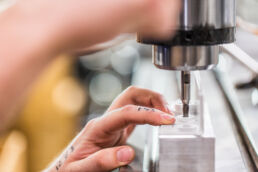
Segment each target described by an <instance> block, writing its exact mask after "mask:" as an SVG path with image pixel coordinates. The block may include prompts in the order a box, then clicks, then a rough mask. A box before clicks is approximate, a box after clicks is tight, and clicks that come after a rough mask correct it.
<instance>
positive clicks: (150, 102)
mask: <svg viewBox="0 0 258 172" xmlns="http://www.w3.org/2000/svg"><path fill="white" fill-rule="evenodd" d="M128 104H134V105H140V106H146V107H154V108H156V109H159V110H161V111H164V112H166V113H171V111H170V110H169V108H168V103H167V101H166V100H165V98H164V97H163V96H162V95H161V94H159V93H157V92H154V91H151V90H148V89H143V88H138V87H135V86H131V87H129V88H127V89H126V90H125V91H124V92H123V93H122V94H121V95H120V96H119V97H118V98H117V99H116V100H115V101H114V102H113V103H112V105H111V106H110V108H109V109H108V112H109V111H112V110H114V109H117V108H121V107H123V106H125V105H128Z"/></svg>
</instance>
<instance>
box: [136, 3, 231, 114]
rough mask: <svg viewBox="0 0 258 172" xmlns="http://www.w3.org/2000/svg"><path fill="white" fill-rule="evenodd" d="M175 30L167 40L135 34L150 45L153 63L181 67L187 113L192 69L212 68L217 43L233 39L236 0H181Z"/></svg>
mask: <svg viewBox="0 0 258 172" xmlns="http://www.w3.org/2000/svg"><path fill="white" fill-rule="evenodd" d="M181 1H182V2H181V6H182V11H181V14H180V16H179V19H178V23H177V28H171V30H176V34H175V35H174V36H173V37H172V38H168V39H166V40H158V39H152V38H150V37H148V38H146V37H142V36H141V35H138V41H139V42H141V43H145V44H152V45H153V63H154V65H155V66H156V67H158V68H160V69H166V70H177V71H181V100H182V103H183V110H182V111H183V116H184V117H188V116H189V101H190V84H191V71H194V70H208V69H212V68H213V67H214V66H216V64H217V63H218V56H219V45H221V44H226V43H232V42H234V41H235V25H236V24H235V13H236V12H235V0H181Z"/></svg>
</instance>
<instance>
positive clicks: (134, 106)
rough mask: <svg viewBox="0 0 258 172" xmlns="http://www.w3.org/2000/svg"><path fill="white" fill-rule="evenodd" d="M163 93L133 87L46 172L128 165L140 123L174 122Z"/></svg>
mask: <svg viewBox="0 0 258 172" xmlns="http://www.w3.org/2000/svg"><path fill="white" fill-rule="evenodd" d="M174 122H175V118H174V116H173V115H172V113H171V112H170V110H169V108H168V104H167V102H166V101H165V99H164V98H163V96H162V95H160V94H158V93H156V92H153V91H150V90H147V89H142V88H137V87H129V88H128V89H126V90H125V91H124V92H123V93H122V94H121V95H120V96H118V98H117V99H116V100H114V102H113V103H112V104H111V106H110V107H109V109H108V110H107V112H106V113H105V114H104V115H103V116H102V117H100V118H96V119H93V120H91V121H90V122H88V124H87V125H86V126H85V128H83V130H82V131H81V133H80V134H79V135H78V136H77V137H76V138H75V139H74V140H73V141H72V143H71V144H70V145H69V146H68V148H67V149H66V150H65V151H64V153H63V154H62V155H61V156H60V157H59V158H58V159H57V160H56V161H55V162H54V163H53V164H52V165H51V166H50V167H49V169H47V170H46V171H45V172H47V171H50V172H54V171H62V172H66V171H69V172H71V171H72V172H99V171H110V170H112V169H115V168H118V167H121V166H124V165H128V164H129V163H130V162H131V161H132V160H133V158H134V154H135V152H134V150H133V148H132V147H130V146H127V145H126V140H127V138H128V137H129V136H130V134H131V133H132V131H133V129H134V127H135V125H136V124H150V125H154V126H159V125H171V124H174Z"/></svg>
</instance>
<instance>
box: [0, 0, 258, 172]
mask: <svg viewBox="0 0 258 172" xmlns="http://www.w3.org/2000/svg"><path fill="white" fill-rule="evenodd" d="M14 2H15V1H14V0H0V11H3V10H4V9H6V8H7V7H8V6H9V5H11V4H12V3H14ZM237 6H238V33H237V38H238V39H239V41H238V44H239V45H240V46H242V47H243V49H244V50H246V51H248V52H249V53H250V55H252V56H253V57H256V58H258V57H257V55H258V51H257V48H256V47H257V45H258V44H255V43H253V44H246V42H247V41H250V38H251V39H254V40H255V41H256V40H257V39H258V38H257V37H258V0H237ZM257 43H258V42H257ZM143 63H151V46H149V45H142V44H138V43H136V41H135V40H126V41H123V42H122V43H119V44H118V45H115V46H112V47H110V48H107V49H105V50H102V51H98V52H95V53H93V54H89V55H85V56H79V57H77V58H73V57H71V56H69V55H60V56H59V57H57V58H56V59H55V60H54V61H53V62H52V63H51V64H50V65H49V66H48V68H47V69H46V70H45V71H44V72H43V73H42V75H41V76H40V77H39V78H38V80H37V81H36V83H35V84H34V86H33V88H32V89H31V90H30V93H29V95H28V97H27V98H26V101H25V102H24V106H23V107H22V108H21V109H20V112H19V119H18V120H17V121H16V122H15V124H14V125H13V126H12V127H11V128H10V129H9V130H8V131H7V132H6V133H2V134H1V135H0V171H1V172H2V171H3V172H35V171H40V170H42V169H44V168H46V167H47V165H48V164H49V163H50V162H51V161H52V160H53V159H54V158H55V157H57V156H58V154H59V153H60V152H61V151H62V150H63V149H64V148H65V147H66V145H67V144H68V143H69V142H70V141H71V140H72V138H73V137H74V136H75V135H76V134H77V133H78V132H79V131H80V129H81V128H82V127H83V126H84V125H85V124H86V123H87V121H89V120H90V119H92V118H95V117H98V116H100V115H102V114H103V113H104V112H105V110H106V109H107V107H108V106H109V105H110V103H111V102H112V101H113V99H114V98H115V97H116V96H117V95H118V94H120V93H121V92H122V91H123V90H124V89H125V88H127V87H128V86H130V85H131V83H132V79H133V76H134V73H135V72H136V71H137V70H138V69H139V67H140V66H141V65H142V64H143ZM228 65H231V66H232V65H234V64H232V62H231V61H230V60H229V59H228V60H227V59H226V60H222V63H221V64H220V70H221V71H223V70H224V71H226V72H229V71H228V70H229V69H230V67H229V66H228ZM223 66H224V68H223ZM244 73H245V74H248V71H244ZM251 77H252V76H251V75H250V76H249V78H251ZM244 78H246V76H244ZM145 79H146V78H145ZM237 79H238V80H239V77H238V78H237ZM240 80H241V79H240ZM241 81H242V80H241ZM236 82H238V81H236ZM249 92H250V94H251V96H250V100H252V104H253V105H254V106H257V105H258V91H257V86H253V87H252V88H250V90H249ZM256 112H257V111H256ZM255 121H257V117H256V119H255ZM255 130H257V128H255ZM257 131H258V130H257ZM257 131H256V133H257ZM257 136H258V135H257Z"/></svg>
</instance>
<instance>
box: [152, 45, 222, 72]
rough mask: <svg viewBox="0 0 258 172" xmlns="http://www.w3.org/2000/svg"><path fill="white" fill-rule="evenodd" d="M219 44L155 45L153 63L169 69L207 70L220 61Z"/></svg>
mask: <svg viewBox="0 0 258 172" xmlns="http://www.w3.org/2000/svg"><path fill="white" fill-rule="evenodd" d="M218 56H219V47H218V46H174V47H170V46H159V45H154V46H153V59H152V61H153V63H154V65H155V66H156V67H158V68H160V69H167V70H182V71H189V70H207V69H211V68H213V67H214V66H215V65H216V64H217V63H218Z"/></svg>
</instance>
